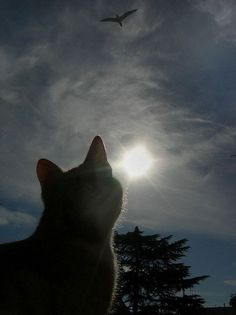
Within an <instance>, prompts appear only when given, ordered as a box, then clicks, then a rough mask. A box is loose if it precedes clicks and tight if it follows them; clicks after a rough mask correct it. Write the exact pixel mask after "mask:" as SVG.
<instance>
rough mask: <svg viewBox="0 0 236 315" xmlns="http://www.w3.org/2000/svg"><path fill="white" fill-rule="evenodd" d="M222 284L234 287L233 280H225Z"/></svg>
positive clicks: (234, 282) (235, 284)
mask: <svg viewBox="0 0 236 315" xmlns="http://www.w3.org/2000/svg"><path fill="white" fill-rule="evenodd" d="M224 283H225V284H229V285H232V286H236V280H234V279H231V280H225V281H224Z"/></svg>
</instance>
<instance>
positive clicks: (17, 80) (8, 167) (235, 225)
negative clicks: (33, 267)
mask: <svg viewBox="0 0 236 315" xmlns="http://www.w3.org/2000/svg"><path fill="white" fill-rule="evenodd" d="M136 8H137V9H138V11H137V12H136V13H134V14H133V15H132V16H130V17H129V18H127V19H126V20H125V21H124V26H123V27H122V28H121V27H120V26H119V25H118V24H111V23H101V22H99V20H100V19H101V18H104V17H106V16H113V15H115V14H122V13H123V12H124V11H126V10H131V9H136ZM235 56H236V3H235V1H233V0H229V1H227V2H226V1H223V0H222V1H220V0H202V1H201V0H199V1H194V0H193V1H185V0H183V1H177V0H162V1H161V0H145V1H141V0H137V1H135V0H134V1H133V0H130V1H127V0H120V1H115V0H109V1H108V0H93V1H92V0H90V1H89V0H88V1H82V0H81V1H79V0H78V1H69V0H67V1H50V2H47V1H33V2H32V1H25V0H23V1H20V2H19V1H1V3H0V85H1V88H0V174H1V181H0V203H1V204H0V242H6V241H12V240H16V239H21V238H23V237H25V236H27V235H29V234H30V233H31V232H32V231H33V230H34V228H35V226H36V224H37V222H38V219H39V217H40V215H41V213H42V208H43V206H42V203H41V200H40V187H39V184H38V182H37V179H36V176H35V165H36V163H37V160H38V159H39V158H41V157H45V158H48V159H51V160H52V161H54V162H55V163H57V164H58V165H60V166H61V167H63V168H64V169H69V168H71V167H72V166H76V165H78V164H79V163H81V162H82V160H83V158H84V157H85V154H86V152H87V149H88V146H89V144H90V142H91V140H92V139H93V137H94V136H95V135H96V134H100V135H101V136H102V137H103V139H104V141H105V143H106V147H107V151H108V156H109V160H110V162H111V164H112V165H113V166H114V173H115V174H117V177H119V178H120V179H121V180H122V182H123V185H124V187H125V189H126V190H127V191H128V203H127V205H126V210H125V212H124V213H123V215H122V218H121V220H120V222H119V229H120V230H121V231H124V230H127V229H131V228H133V227H134V226H135V225H139V226H140V228H141V229H142V230H144V231H146V232H147V233H152V232H155V233H161V234H173V235H174V236H175V237H177V238H180V237H186V238H188V239H189V245H190V246H191V250H190V251H189V253H188V257H187V258H186V262H187V263H189V264H190V265H191V266H192V273H193V275H194V276H195V275H202V274H209V275H211V278H209V279H208V280H206V281H205V282H204V284H202V285H200V286H199V287H197V288H196V289H195V292H196V293H198V294H201V295H202V296H203V297H204V298H205V299H206V301H207V305H211V306H214V305H223V303H226V304H228V301H229V296H230V294H231V293H233V292H236V253H235V245H236V211H235V210H236V209H235V204H236V194H235V192H236V159H232V158H230V155H231V154H236V125H235V121H236V110H235V100H236V89H235V84H236V58H235ZM138 143H143V144H145V146H146V147H147V148H148V149H149V150H150V152H151V154H152V156H153V157H154V158H155V165H154V167H153V169H152V170H151V171H150V173H149V174H148V176H147V177H145V178H142V179H139V180H137V181H131V182H129V183H128V182H127V180H126V179H125V177H124V174H122V172H121V171H120V170H119V169H118V168H116V167H115V166H116V165H117V162H118V161H119V160H120V159H121V157H122V154H123V152H124V150H128V149H129V148H132V147H133V146H134V145H136V144H138Z"/></svg>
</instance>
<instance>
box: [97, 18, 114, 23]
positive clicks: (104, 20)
mask: <svg viewBox="0 0 236 315" xmlns="http://www.w3.org/2000/svg"><path fill="white" fill-rule="evenodd" d="M100 22H117V18H105V19H102V20H100Z"/></svg>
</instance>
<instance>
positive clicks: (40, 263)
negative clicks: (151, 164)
mask: <svg viewBox="0 0 236 315" xmlns="http://www.w3.org/2000/svg"><path fill="white" fill-rule="evenodd" d="M37 176H38V179H39V182H40V185H41V189H42V199H43V202H44V205H45V209H44V212H43V214H42V217H41V219H40V222H39V225H38V227H37V228H36V230H35V232H34V233H33V234H32V235H31V236H30V237H29V238H27V239H25V240H22V241H17V242H12V243H8V244H1V245H0V314H1V315H23V314H24V315H28V314H33V315H49V314H50V315H62V314H63V315H95V314H96V315H105V314H107V312H108V310H109V308H110V306H111V303H112V297H113V291H114V286H115V281H116V266H115V256H114V253H113V249H112V234H113V233H112V230H113V226H114V224H115V222H116V220H117V218H118V216H119V214H120V211H121V207H122V188H121V185H120V183H119V182H118V181H117V180H116V179H114V178H113V176H112V169H111V167H110V165H109V163H108V161H107V155H106V150H105V147H104V144H103V141H102V139H101V138H100V137H99V136H97V137H95V138H94V140H93V142H92V144H91V146H90V149H89V152H88V154H87V157H86V159H85V161H84V162H83V163H82V164H81V165H80V166H78V167H75V168H73V169H71V170H69V171H67V172H64V171H62V170H61V169H60V168H59V167H58V166H57V165H55V164H54V163H52V162H51V161H49V160H46V159H41V160H39V161H38V164H37Z"/></svg>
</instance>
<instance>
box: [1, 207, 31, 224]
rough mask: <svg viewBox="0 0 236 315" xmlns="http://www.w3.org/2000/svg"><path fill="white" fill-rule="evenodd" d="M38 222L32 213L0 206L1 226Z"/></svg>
mask: <svg viewBox="0 0 236 315" xmlns="http://www.w3.org/2000/svg"><path fill="white" fill-rule="evenodd" d="M35 224H36V218H35V217H34V216H32V215H31V214H28V213H25V212H21V211H13V210H10V209H7V208H5V207H3V206H0V226H6V225H13V226H14V225H15V226H32V227H34V226H35Z"/></svg>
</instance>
